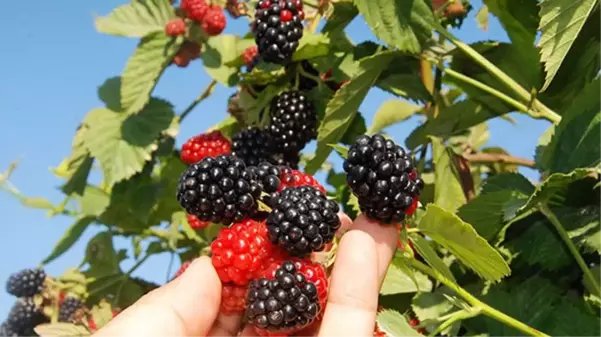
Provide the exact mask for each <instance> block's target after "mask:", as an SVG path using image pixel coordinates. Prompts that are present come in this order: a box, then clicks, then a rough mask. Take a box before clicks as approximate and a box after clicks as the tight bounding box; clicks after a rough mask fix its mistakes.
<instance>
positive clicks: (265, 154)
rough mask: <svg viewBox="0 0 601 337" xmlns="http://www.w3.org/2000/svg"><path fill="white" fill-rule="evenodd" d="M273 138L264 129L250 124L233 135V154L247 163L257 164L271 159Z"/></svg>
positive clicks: (250, 164)
mask: <svg viewBox="0 0 601 337" xmlns="http://www.w3.org/2000/svg"><path fill="white" fill-rule="evenodd" d="M272 149H273V140H272V138H271V135H270V134H269V133H268V132H266V131H265V130H263V129H260V128H257V127H254V126H249V127H247V128H246V129H243V130H241V131H239V132H238V133H236V134H234V135H233V136H232V155H234V156H236V157H238V158H240V159H242V160H243V161H244V163H246V165H249V166H256V165H258V164H259V163H260V162H264V161H270V162H271V160H270V157H272Z"/></svg>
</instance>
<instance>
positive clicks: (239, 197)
mask: <svg viewBox="0 0 601 337" xmlns="http://www.w3.org/2000/svg"><path fill="white" fill-rule="evenodd" d="M261 192H262V190H261V184H260V183H259V181H258V180H257V178H256V176H255V174H254V173H252V171H251V170H250V169H248V167H247V166H246V164H244V162H243V161H242V160H241V159H239V158H237V157H234V156H232V155H221V156H217V157H215V158H213V157H207V158H204V159H202V160H201V161H200V162H198V163H196V164H193V165H190V166H189V167H188V169H187V170H186V171H185V172H184V173H183V174H182V176H181V178H180V182H179V185H178V188H177V200H178V201H179V203H180V205H181V206H182V207H183V208H184V209H185V210H186V212H187V213H188V214H194V215H196V216H197V217H198V219H199V220H200V221H211V222H214V223H220V224H223V225H229V224H230V223H232V222H234V221H241V220H243V219H246V218H248V217H250V216H252V215H253V214H254V213H256V211H257V208H258V203H257V200H258V199H259V197H260V196H261Z"/></svg>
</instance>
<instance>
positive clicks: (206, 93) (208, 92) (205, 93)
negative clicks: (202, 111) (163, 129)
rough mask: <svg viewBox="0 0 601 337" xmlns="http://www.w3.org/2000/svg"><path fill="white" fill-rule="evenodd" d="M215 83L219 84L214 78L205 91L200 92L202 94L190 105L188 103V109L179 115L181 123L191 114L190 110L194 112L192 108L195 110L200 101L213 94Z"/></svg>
mask: <svg viewBox="0 0 601 337" xmlns="http://www.w3.org/2000/svg"><path fill="white" fill-rule="evenodd" d="M215 85H217V81H216V80H212V81H211V83H209V85H207V87H206V88H205V89H204V90H203V92H202V93H201V94H200V96H198V97H197V98H196V99H195V100H194V101H192V103H190V105H188V107H187V108H186V110H184V112H182V113H181V115H179V122H180V123H181V121H183V120H184V118H186V116H188V114H190V112H192V110H194V108H196V106H197V105H198V104H199V103H200V102H202V101H204V100H205V99H207V97H209V96H211V94H212V93H213V90H214V89H215Z"/></svg>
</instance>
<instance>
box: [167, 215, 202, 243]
mask: <svg viewBox="0 0 601 337" xmlns="http://www.w3.org/2000/svg"><path fill="white" fill-rule="evenodd" d="M171 223H172V224H173V223H178V224H180V225H181V226H182V232H183V233H184V235H186V237H187V238H188V239H190V240H193V241H195V242H198V243H204V240H203V239H202V238H201V237H200V236H199V235H198V233H196V231H195V230H194V229H193V228H192V227H191V226H190V224H189V223H188V218H187V214H186V212H183V211H182V212H176V213H173V215H172V216H171Z"/></svg>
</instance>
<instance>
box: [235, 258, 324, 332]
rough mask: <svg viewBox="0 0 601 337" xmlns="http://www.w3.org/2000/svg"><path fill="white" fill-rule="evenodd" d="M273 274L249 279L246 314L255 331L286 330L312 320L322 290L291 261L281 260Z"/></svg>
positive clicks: (298, 328) (318, 305) (295, 328)
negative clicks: (271, 276) (272, 275)
mask: <svg viewBox="0 0 601 337" xmlns="http://www.w3.org/2000/svg"><path fill="white" fill-rule="evenodd" d="M274 276H275V277H273V278H260V279H258V280H254V281H252V282H251V283H250V287H249V292H248V295H247V298H246V303H247V305H248V307H247V309H246V315H247V317H248V320H249V322H250V323H251V324H253V325H254V326H255V329H257V330H258V331H257V332H259V331H267V332H278V333H286V334H288V333H293V332H296V331H298V330H300V329H302V328H304V327H306V326H307V325H309V324H311V323H313V322H314V321H315V320H316V318H317V317H318V315H320V313H321V310H322V309H323V308H322V303H323V301H322V299H320V294H323V292H321V291H320V290H319V289H318V286H317V285H316V284H315V283H314V282H312V281H310V280H308V278H309V277H308V276H306V275H304V274H303V273H301V272H300V271H299V270H298V268H297V266H295V264H294V263H293V262H291V261H285V262H283V263H282V265H281V266H280V267H279V268H278V269H276V271H275V275H274ZM324 281H325V280H324Z"/></svg>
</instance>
